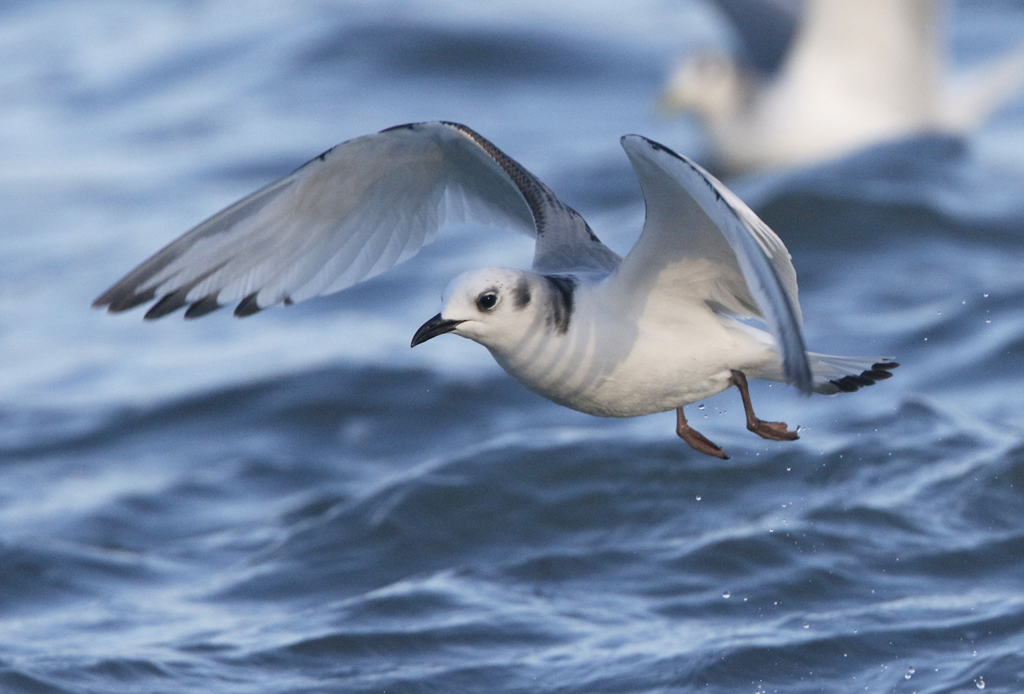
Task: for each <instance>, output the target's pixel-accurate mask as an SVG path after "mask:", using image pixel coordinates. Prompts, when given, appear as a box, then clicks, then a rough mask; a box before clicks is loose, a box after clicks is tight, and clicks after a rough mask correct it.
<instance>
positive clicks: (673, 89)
mask: <svg viewBox="0 0 1024 694" xmlns="http://www.w3.org/2000/svg"><path fill="white" fill-rule="evenodd" d="M741 88H742V84H741V77H740V74H739V70H738V68H737V66H736V63H735V62H734V61H733V59H732V57H731V56H729V55H728V54H726V53H722V52H720V51H714V50H704V51H698V52H696V53H693V54H690V55H688V56H686V57H685V58H684V59H683V60H682V61H680V62H679V64H678V65H677V66H676V69H675V70H674V71H673V73H672V76H671V77H669V80H668V84H667V85H666V87H665V91H664V92H662V94H661V99H660V102H659V106H660V107H661V110H662V112H663V113H665V114H666V115H675V114H677V113H688V112H693V113H696V114H697V115H698V116H700V117H701V118H703V119H704V120H705V121H708V122H714V121H717V120H721V119H723V118H728V117H730V116H732V115H734V114H735V113H736V111H737V110H738V109H739V106H740V95H741Z"/></svg>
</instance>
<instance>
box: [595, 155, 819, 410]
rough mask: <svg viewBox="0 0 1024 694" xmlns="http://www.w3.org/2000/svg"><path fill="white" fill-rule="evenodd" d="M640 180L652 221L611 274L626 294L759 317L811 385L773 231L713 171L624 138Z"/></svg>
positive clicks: (792, 277)
mask: <svg viewBox="0 0 1024 694" xmlns="http://www.w3.org/2000/svg"><path fill="white" fill-rule="evenodd" d="M622 147H623V149H625V150H626V154H627V155H628V156H629V160H630V162H631V163H632V164H633V168H634V170H635V171H636V175H637V178H639V179H640V187H641V188H642V189H643V193H644V200H645V202H646V205H647V219H646V221H645V222H644V230H643V233H642V234H641V235H640V239H639V240H638V241H637V243H636V245H635V246H634V247H633V249H632V250H631V251H630V252H629V254H628V255H627V256H626V258H625V259H624V260H623V261H622V265H621V266H620V267H619V270H618V272H617V273H616V275H615V276H614V277H613V278H612V279H611V281H612V282H614V283H616V284H615V291H616V292H622V293H623V295H624V296H629V295H633V296H647V295H649V294H650V293H652V292H659V293H663V294H664V295H666V296H669V297H676V298H679V299H684V300H685V299H691V300H698V301H703V302H706V303H707V304H708V305H710V306H712V307H713V308H715V309H716V310H720V311H723V312H725V313H729V314H732V315H736V316H740V317H753V318H759V319H761V320H763V321H764V322H765V324H766V325H767V327H768V329H769V330H770V331H771V333H772V335H773V336H774V337H775V340H776V342H777V344H778V345H779V349H780V351H781V353H782V361H783V368H784V373H785V376H786V379H787V381H788V382H790V383H792V384H793V385H794V386H796V387H797V388H798V389H800V390H801V391H802V392H804V393H810V392H811V387H812V381H811V370H810V367H809V364H808V359H807V353H806V350H805V348H804V339H803V333H802V331H801V328H800V325H801V320H802V319H801V315H800V304H799V302H798V300H797V286H796V271H795V270H794V269H793V263H792V261H791V260H790V257H789V252H788V251H787V250H786V247H785V245H783V243H782V240H781V239H779V237H778V236H776V235H775V233H774V232H773V231H772V230H771V229H769V228H768V225H766V224H765V223H764V222H762V221H761V220H760V219H759V218H758V217H757V215H756V214H754V212H753V211H752V210H751V209H750V208H749V207H747V206H746V205H745V204H744V203H743V201H742V200H740V199H739V198H738V197H736V195H735V194H733V193H732V191H730V190H729V189H728V188H726V187H725V186H724V185H722V184H721V183H720V182H719V181H718V180H717V179H715V178H714V177H713V176H712V175H711V174H709V173H708V172H707V171H705V170H704V169H702V168H701V167H700V166H698V165H697V164H695V163H694V162H692V161H690V160H689V159H687V158H686V157H683V156H680V155H678V154H676V153H675V152H673V151H672V150H670V149H668V148H667V147H665V146H664V145H660V144H658V143H657V142H653V141H651V140H648V139H647V138H644V137H641V136H639V135H626V136H625V137H623V138H622Z"/></svg>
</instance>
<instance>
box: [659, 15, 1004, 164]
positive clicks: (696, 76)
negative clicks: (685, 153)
mask: <svg viewBox="0 0 1024 694" xmlns="http://www.w3.org/2000/svg"><path fill="white" fill-rule="evenodd" d="M712 1H713V4H714V6H715V7H717V9H718V10H720V11H721V13H722V14H724V15H725V17H727V18H728V20H729V22H730V25H731V26H732V27H733V29H734V30H735V35H736V38H737V42H738V45H739V50H738V51H736V52H735V53H734V54H730V53H727V52H725V51H723V50H721V49H708V48H705V49H702V50H699V51H695V52H691V53H690V54H688V55H686V56H684V57H683V58H682V60H681V61H680V63H679V64H678V65H677V67H676V68H675V71H674V72H673V73H672V75H671V77H670V78H669V81H668V84H667V86H666V88H665V90H664V92H663V93H662V96H661V102H660V105H661V108H662V109H663V110H664V111H665V112H666V113H669V114H678V113H683V112H689V113H694V114H696V115H697V116H698V117H699V118H700V119H701V120H702V121H703V123H704V125H705V126H706V127H707V129H708V131H709V133H710V136H711V138H712V140H713V143H714V147H715V156H716V157H717V158H718V160H719V161H718V165H719V166H720V167H721V168H723V169H724V170H725V171H727V172H730V173H742V172H745V171H751V170H757V169H766V168H780V167H788V166H797V165H803V164H809V163H813V162H817V161H821V160H824V159H829V158H832V157H835V156H838V155H842V154H845V153H848V152H851V151H853V150H856V149H858V148H861V147H864V146H866V145H870V144H874V143H878V142H885V141H889V140H894V139H897V138H902V137H907V136H911V135H916V134H923V133H945V134H962V133H965V132H967V131H969V130H970V129H971V128H973V127H974V126H975V125H977V124H978V123H980V122H981V121H983V120H984V119H985V118H986V117H987V116H988V115H990V114H991V113H992V112H993V111H994V110H995V109H997V108H998V107H999V106H1000V105H1002V104H1003V103H1004V102H1005V101H1006V99H1007V98H1008V97H1009V96H1010V95H1012V94H1013V93H1014V92H1016V90H1017V89H1018V88H1019V87H1020V85H1021V83H1022V81H1024V44H1021V45H1019V46H1017V47H1015V48H1013V49H1012V50H1010V51H1008V52H1006V53H1005V54H1003V55H1001V56H999V57H998V58H996V59H994V60H992V61H989V62H987V63H985V64H984V65H982V66H981V67H979V68H975V69H971V70H968V71H966V72H963V73H961V74H957V75H954V76H950V75H948V74H947V69H946V64H947V51H946V46H945V40H946V32H945V24H946V15H947V14H948V7H946V3H945V2H944V1H943V0H804V2H799V0H712Z"/></svg>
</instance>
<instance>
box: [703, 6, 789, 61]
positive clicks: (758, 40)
mask: <svg viewBox="0 0 1024 694" xmlns="http://www.w3.org/2000/svg"><path fill="white" fill-rule="evenodd" d="M714 3H715V5H716V6H717V7H718V9H719V10H721V11H722V13H723V14H725V15H726V16H727V17H728V18H729V21H730V22H731V24H732V27H733V29H734V30H735V31H736V34H737V35H738V36H739V39H740V41H741V43H742V51H741V55H742V56H743V58H744V59H745V60H746V62H747V63H748V64H749V65H750V66H751V67H753V68H754V69H755V70H757V71H758V72H760V73H762V74H765V75H771V74H774V73H775V72H776V71H777V70H778V69H779V67H780V66H781V65H782V63H783V61H784V60H785V58H786V53H787V51H789V49H790V46H791V45H792V43H793V37H794V36H795V35H796V32H797V27H798V25H799V22H800V11H799V10H800V8H799V4H798V3H796V2H794V0H714Z"/></svg>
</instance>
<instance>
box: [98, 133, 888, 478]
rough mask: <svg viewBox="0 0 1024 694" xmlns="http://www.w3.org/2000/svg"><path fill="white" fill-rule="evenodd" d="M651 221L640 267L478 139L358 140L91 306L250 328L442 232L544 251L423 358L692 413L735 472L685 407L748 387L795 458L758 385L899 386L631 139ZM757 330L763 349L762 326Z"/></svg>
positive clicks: (669, 165)
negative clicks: (501, 237) (481, 225)
mask: <svg viewBox="0 0 1024 694" xmlns="http://www.w3.org/2000/svg"><path fill="white" fill-rule="evenodd" d="M621 143H622V147H623V149H625V150H626V154H627V155H628V157H629V160H630V162H631V163H632V164H633V168H634V169H635V171H636V175H637V177H638V178H639V179H640V185H641V187H642V189H643V194H644V199H645V201H646V205H647V217H646V221H645V223H644V228H643V233H642V234H641V236H640V238H639V240H638V241H637V243H636V245H635V246H634V247H633V249H632V250H631V251H630V252H629V254H628V255H627V256H626V257H625V258H620V257H619V256H618V255H616V254H615V253H614V252H612V251H611V250H610V249H609V248H608V247H607V246H605V245H604V244H602V243H601V242H600V241H599V240H598V239H597V237H596V236H595V235H594V232H593V231H591V229H590V226H589V225H588V224H587V223H586V222H585V221H584V220H583V218H582V217H581V216H580V215H579V214H578V213H577V212H576V211H575V210H573V209H572V208H570V207H569V206H567V205H565V204H564V203H562V202H561V201H559V200H558V198H557V197H555V194H554V193H553V192H551V190H550V189H549V188H548V187H547V186H545V185H544V184H543V183H541V182H540V181H539V180H538V179H537V178H536V177H534V176H533V175H532V174H530V172H528V171H527V170H526V169H524V168H523V167H522V166H520V165H519V164H518V163H517V162H515V161H514V160H513V159H511V158H510V157H508V156H507V155H506V154H504V153H503V152H502V151H501V150H499V149H498V148H497V147H495V146H494V145H493V144H491V143H490V142H489V141H487V140H486V139H484V138H483V137H481V136H480V135H479V134H477V133H476V132H474V131H473V130H471V129H470V128H468V127H466V126H464V125H460V124H458V123H446V122H433V123H413V124H409V125H400V126H397V127H394V128H388V129H387V130H383V131H381V132H379V133H377V134H375V135H367V136H365V137H358V138H355V139H353V140H349V141H347V142H343V143H342V144H340V145H337V146H336V147H334V148H332V149H330V150H328V151H326V152H324V153H323V154H321V155H320V156H318V157H316V158H315V159H313V160H311V161H309V162H308V163H306V164H305V165H303V166H302V167H300V168H299V169H298V170H296V171H295V172H294V173H292V174H291V175H289V176H287V177H285V178H283V179H281V180H280V181H277V182H276V183H272V184H270V185H269V186H267V187H265V188H263V189H261V190H259V191H257V192H255V193H253V194H252V195H250V196H248V197H246V198H243V199H242V200H240V201H238V202H236V203H235V204H233V205H231V206H230V207H228V208H227V209H225V210H223V211H221V212H219V213H217V214H216V215H214V216H213V217H211V218H210V219H208V220H206V221H205V222H203V223H202V224H200V225H199V226H197V227H195V228H194V229H192V230H191V231H189V232H188V233H186V234H185V235H184V236H182V237H180V238H179V239H177V240H176V241H174V242H172V243H171V244H170V245H168V246H167V247H166V248H164V249H163V250H161V251H160V252H158V253H157V254H156V255H154V256H153V257H151V258H150V259H149V260H147V261H145V262H144V263H142V264H141V265H139V266H138V267H137V268H135V269H134V270H132V271H131V272H130V273H128V274H127V275H126V276H125V277H124V278H123V279H122V280H121V281H120V282H118V283H117V284H115V285H114V286H113V287H111V288H110V289H109V290H108V291H107V292H106V293H104V294H103V295H102V296H101V297H99V298H98V299H96V301H95V303H94V304H93V305H94V306H97V307H102V306H106V307H107V309H108V310H109V311H114V312H116V311H124V310H127V309H130V308H132V307H134V306H138V305H139V304H143V303H146V302H148V301H151V300H154V299H156V300H157V301H156V303H155V304H154V305H153V306H152V307H151V308H150V309H149V311H148V312H147V313H146V316H145V317H146V318H149V319H153V318H159V317H161V316H164V315H167V314H168V313H171V312H172V311H175V310H177V309H180V308H183V307H187V308H186V310H185V317H186V318H195V317H198V316H201V315H204V314H206V313H209V312H210V311H213V310H214V309H216V308H218V307H220V306H221V305H224V304H236V306H235V315H237V316H248V315H251V314H253V313H256V312H257V311H259V310H261V309H264V308H267V307H270V306H274V305H276V304H286V305H287V304H291V303H293V302H296V301H303V300H304V299H308V298H310V297H313V296H317V295H322V294H329V293H331V292H336V291H338V290H341V289H344V288H346V287H350V286H352V285H354V284H356V283H357V282H360V281H362V280H364V279H367V278H369V277H372V276H374V275H377V274H379V273H381V272H384V271H385V270H387V269H388V268H390V267H392V266H393V265H396V264H398V263H400V262H402V261H404V260H407V259H408V258H410V257H412V256H413V255H415V254H416V253H417V252H418V251H419V250H420V249H421V248H422V247H423V246H424V245H426V244H428V243H430V242H432V241H433V239H434V237H435V235H436V233H437V231H438V228H439V227H440V226H441V225H442V224H443V223H444V222H445V221H449V222H451V221H469V222H485V223H488V224H491V225H496V226H506V227H512V228H514V229H518V230H520V231H523V232H526V233H528V234H530V235H531V236H534V237H535V238H536V253H535V255H534V260H533V269H532V271H529V272H527V271H523V270H512V269H507V268H496V267H492V268H484V269H480V270H473V271H470V272H467V273H464V274H462V275H460V276H458V277H456V278H455V279H454V280H452V282H451V283H450V284H449V285H448V287H447V289H445V291H444V294H443V297H442V304H443V307H442V309H441V312H440V313H439V314H437V315H436V316H434V317H433V318H431V319H430V320H428V321H427V322H426V323H424V324H423V325H422V326H421V327H420V328H419V330H417V331H416V333H415V335H414V337H413V338H412V346H413V347H415V346H416V345H418V344H421V343H423V342H426V341H427V340H429V339H431V338H433V337H437V336H438V335H442V334H444V333H454V334H456V335H461V336H462V337H466V338H469V339H470V340H473V341H475V342H478V343H480V344H482V345H483V346H484V347H486V348H487V349H488V350H490V352H491V354H492V355H493V357H494V359H495V360H496V361H497V362H498V364H500V365H501V367H502V368H503V369H505V371H507V372H508V373H509V374H511V375H512V376H513V377H514V378H516V379H517V380H518V381H519V382H520V383H522V384H523V385H525V386H526V387H527V388H529V389H530V390H532V391H534V392H536V393H539V394H540V395H542V396H544V397H546V398H548V399H550V400H553V401H554V402H556V403H558V404H560V405H564V406H566V407H569V408H572V409H575V410H579V411H580V412H585V413H588V414H592V415H597V416H602V417H636V416H640V415H646V414H651V413H654V412H665V411H669V410H673V409H674V410H676V413H677V426H676V433H677V434H678V435H679V436H680V437H681V438H682V439H683V440H684V441H686V442H687V443H688V444H690V446H692V447H693V448H695V449H696V450H698V451H700V452H702V453H706V454H708V455H712V456H717V457H719V458H725V457H726V456H725V453H724V452H723V451H722V449H721V448H720V447H719V446H717V445H715V444H714V443H712V442H711V441H709V440H708V439H707V438H705V437H704V436H702V435H701V434H700V433H698V432H697V431H695V430H694V429H692V428H690V426H689V425H688V424H687V421H686V417H685V416H684V415H683V407H684V406H685V405H688V404H690V403H693V402H696V401H698V400H702V399H704V398H707V397H709V396H711V395H714V394H715V393H718V392H720V391H723V390H725V389H726V388H728V387H730V386H736V387H737V388H738V389H739V391H740V394H741V396H742V398H743V407H744V410H745V411H746V416H747V428H748V429H750V430H751V431H753V432H754V433H756V434H758V435H760V436H763V437H764V438H767V439H773V440H785V441H789V440H793V439H796V438H797V433H796V432H795V431H790V430H789V429H788V427H787V426H786V425H785V424H784V423H780V422H766V421H762V420H760V419H758V418H757V417H756V416H755V415H754V411H753V408H752V406H751V404H750V395H749V393H748V390H747V378H760V379H765V380H769V381H779V382H784V383H789V384H792V385H794V386H795V387H796V388H798V389H799V390H800V391H801V392H802V393H805V394H810V393H812V392H818V393H825V394H832V393H838V392H851V391H854V390H857V389H858V388H859V387H861V386H867V385H872V384H874V383H875V382H876V381H879V380H882V379H886V378H889V377H890V376H891V375H892V374H891V373H890V371H891V369H893V368H895V367H896V366H898V364H896V363H895V362H893V361H891V360H889V359H883V358H875V357H872V358H865V357H835V356H826V355H821V354H814V353H809V352H807V351H806V350H805V349H804V339H803V334H802V332H801V314H800V304H799V303H798V301H797V285H796V272H795V271H794V269H793V264H792V262H791V261H790V256H789V253H788V251H787V250H786V247H785V246H784V245H783V243H782V241H781V240H780V239H779V237H778V236H776V235H775V234H774V233H773V232H772V230H771V229H769V228H768V226H767V225H765V223H764V222H762V221H761V220H760V219H758V217H757V215H755V214H754V213H753V212H752V211H751V210H750V208H748V207H747V206H746V205H745V204H743V202H742V201H740V199H739V198H737V197H736V196H735V195H734V194H733V193H732V192H731V191H729V190H728V189H727V188H726V187H725V186H724V185H722V184H721V183H720V182H719V181H718V180H716V179H715V178H714V177H713V176H711V175H710V174H708V173H707V172H706V171H704V169H702V168H701V167H699V166H698V165H696V164H695V163H693V162H692V161H690V160H689V159H687V158H686V157H683V156H680V155H678V154H676V153H675V152H673V151H671V150H670V149H668V148H667V147H665V146H664V145H660V144H658V143H657V142H654V141H652V140H648V139H647V138H644V137H641V136H640V135H626V136H625V137H623V138H622V139H621ZM749 319H756V320H759V321H760V322H762V323H763V325H764V328H765V329H760V328H758V327H754V326H751V325H750V324H749Z"/></svg>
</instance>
